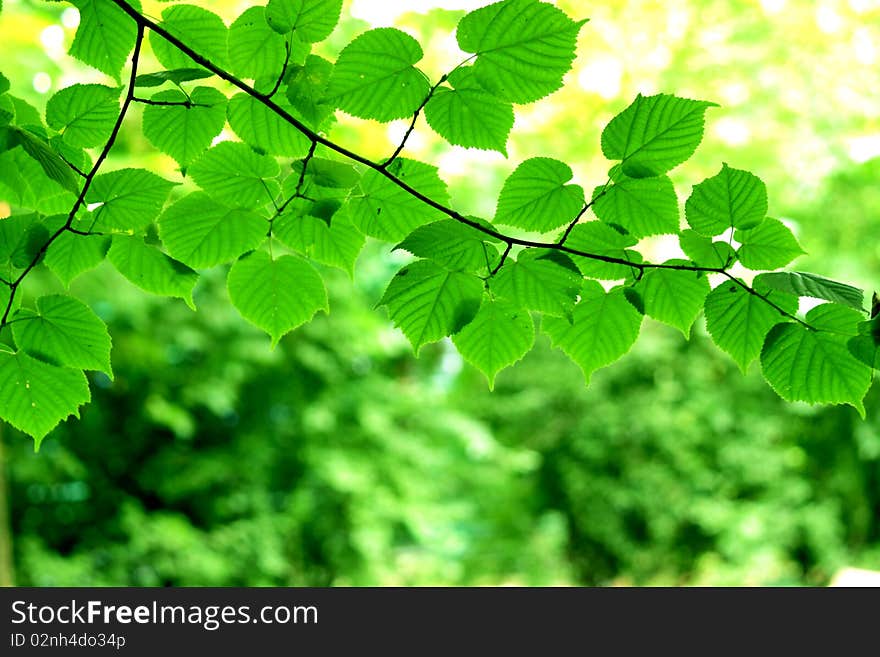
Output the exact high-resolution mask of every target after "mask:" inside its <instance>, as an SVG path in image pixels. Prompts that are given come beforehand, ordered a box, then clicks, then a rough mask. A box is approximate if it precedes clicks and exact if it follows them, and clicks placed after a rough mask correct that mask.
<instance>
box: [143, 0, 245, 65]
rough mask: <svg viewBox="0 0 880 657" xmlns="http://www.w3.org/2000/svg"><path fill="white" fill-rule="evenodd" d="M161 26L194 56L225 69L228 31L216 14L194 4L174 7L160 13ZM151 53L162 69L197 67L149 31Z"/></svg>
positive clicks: (189, 59) (185, 56)
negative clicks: (187, 47)
mask: <svg viewBox="0 0 880 657" xmlns="http://www.w3.org/2000/svg"><path fill="white" fill-rule="evenodd" d="M161 25H162V27H164V28H165V29H166V30H168V32H169V33H170V34H171V35H172V36H175V37H177V38H178V39H180V40H181V41H183V43H185V44H186V45H187V46H189V47H190V48H192V49H193V50H194V51H195V52H196V53H198V54H199V55H201V56H202V57H204V58H206V59H208V60H209V61H211V62H212V63H213V64H215V65H217V66H220V67H223V66H226V40H227V33H228V30H227V29H226V24H225V23H224V22H223V19H222V18H220V17H219V16H218V15H217V14H215V13H213V12H210V11H208V10H207V9H203V8H201V7H197V6H195V5H184V4H181V5H174V6H173V7H168V8H167V9H165V11H163V12H162V23H161ZM150 44H151V45H152V46H153V53H154V54H155V55H156V59H158V60H159V61H160V62H161V63H162V65H163V66H165V68H168V69H173V68H194V67H196V66H198V64H196V62H195V61H193V60H192V58H190V56H189V55H185V54H183V53H182V52H181V51H180V50H178V49H177V47H176V46H174V45H172V44H171V42H169V41H167V40H166V39H165V38H164V37H162V36H160V35H159V34H157V33H156V32H150Z"/></svg>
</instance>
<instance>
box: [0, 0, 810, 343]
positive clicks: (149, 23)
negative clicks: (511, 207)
mask: <svg viewBox="0 0 880 657" xmlns="http://www.w3.org/2000/svg"><path fill="white" fill-rule="evenodd" d="M111 1H112V2H113V3H114V4H115V5H117V6H118V7H119V8H120V9H122V10H123V11H124V12H125V13H126V14H128V15H129V16H130V17H131V18H132V19H133V20H134V21H136V22H137V24H138V27H139V35H142V33H143V30H144V29H149V30H152V31H153V32H155V33H156V34H158V35H159V36H161V37H163V38H164V39H165V40H166V41H168V42H169V43H171V44H172V45H174V46H175V47H176V48H178V49H179V50H180V51H181V52H182V53H184V54H186V55H188V56H189V57H191V58H192V59H193V60H194V61H195V62H196V63H198V64H199V65H200V66H203V67H204V68H206V69H207V70H209V71H211V72H212V73H214V74H215V75H216V76H217V77H219V78H221V79H222V80H225V81H226V82H228V83H230V84H232V85H233V86H235V87H237V88H238V89H240V90H241V91H243V92H245V93H246V94H248V95H249V96H251V97H252V98H255V99H256V100H258V101H259V102H260V103H262V104H263V105H264V106H266V107H267V108H269V109H270V110H272V111H273V112H274V113H275V114H276V115H277V116H279V117H280V118H282V119H284V120H285V121H286V122H287V123H289V124H290V125H292V126H293V127H294V128H296V129H297V130H299V131H300V132H301V133H302V134H303V135H305V136H306V137H307V138H308V139H309V140H310V141H311V142H312V146H313V147H316V146H317V145H318V144H320V145H321V146H324V147H325V148H327V149H328V150H330V151H333V152H334V153H337V154H338V155H341V156H343V157H345V158H347V159H349V160H351V161H352V162H357V163H358V164H361V165H363V166H365V167H367V168H369V169H372V170H373V171H375V172H376V173H378V174H380V175H381V176H383V177H384V178H386V179H387V180H388V181H389V182H391V183H392V184H394V185H396V186H397V187H398V188H400V189H401V190H403V191H405V192H406V193H407V194H409V195H410V196H412V197H413V198H415V199H418V200H419V201H421V202H422V203H424V204H425V205H427V206H429V207H431V208H434V209H435V210H437V211H438V212H440V213H442V214H444V215H446V216H447V217H449V218H451V219H454V220H456V221H458V222H459V223H462V224H465V225H467V226H470V227H471V228H474V229H475V230H478V231H480V232H481V233H483V234H485V235H488V236H490V237H494V238H495V239H498V240H501V241H502V242H504V243H505V244H507V246H508V249H507V254H508V255H509V252H510V249H512V248H513V246H514V245H518V246H524V247H532V248H539V249H549V250H555V251H560V252H562V253H567V254H569V255H575V256H579V257H582V258H588V259H591V260H597V261H600V262H606V263H609V264H615V265H624V266H626V267H631V268H633V269H635V270H638V272H639V274H638V275H639V276H641V275H642V274H643V273H644V272H645V270H648V269H672V270H678V271H693V272H705V273H707V274H723V275H725V276H727V277H728V278H730V279H731V280H733V281H735V282H736V284H737V285H739V286H740V287H742V288H743V289H745V290H746V291H748V292H749V294H753V295H755V296H757V297H758V298H760V299H762V300H764V301H765V302H766V303H767V304H769V305H770V306H771V307H773V308H774V309H776V310H777V311H779V312H780V313H781V314H782V315H784V316H786V317H788V318H790V319H793V320H795V321H797V322H799V323H800V324H802V325H804V326H806V327H808V328H810V329H811V330H815V329H814V328H813V327H811V326H810V325H809V324H807V323H806V322H804V321H803V320H801V319H799V318H797V317H796V316H794V315H792V314H790V313H787V312H785V311H784V310H783V309H782V308H780V307H779V306H778V305H777V304H775V303H773V302H772V301H770V300H769V299H768V298H767V297H765V296H764V295H762V294H760V293H759V292H757V291H756V290H755V289H754V288H752V287H751V286H749V285H747V284H746V283H743V282H742V281H740V280H739V279H736V278H735V277H734V276H733V275H732V274H730V273H729V272H728V271H727V267H726V266H725V267H701V266H698V265H681V264H667V263H651V262H641V263H634V262H631V261H629V260H626V259H624V258H615V257H613V256H607V255H604V254H601V253H590V252H588V251H581V250H579V249H572V248H570V247H568V246H566V245H565V243H564V242H565V239H567V237H568V235H564V236H563V238H564V239H561V240H560V241H559V242H538V241H534V240H527V239H521V238H518V237H512V236H510V235H506V234H504V233H501V232H499V231H498V230H496V229H495V228H493V227H491V226H486V225H483V224H482V223H480V222H478V221H474V220H473V219H469V218H468V217H466V216H464V215H463V214H461V213H460V212H457V211H456V210H453V209H452V208H449V207H447V206H445V205H443V204H442V203H440V202H438V201H436V200H434V199H432V198H430V197H428V196H426V195H425V194H423V193H421V192H419V191H418V190H417V189H414V188H413V187H411V186H410V185H409V184H407V183H406V182H404V181H403V180H401V179H400V178H398V177H397V176H395V175H394V174H393V173H391V172H390V171H388V164H390V162H392V161H393V160H394V159H395V157H396V156H397V153H395V155H393V156H392V157H391V158H389V160H387V161H386V162H384V163H378V162H374V161H373V160H370V159H369V158H367V157H364V156H363V155H360V154H359V153H356V152H354V151H352V150H350V149H348V148H345V147H344V146H341V145H339V144H337V143H336V142H334V141H331V140H330V139H328V138H327V137H324V136H323V135H321V134H319V133H317V132H315V131H314V130H312V129H311V128H309V127H308V126H307V125H305V124H304V123H303V122H302V121H300V120H299V119H297V118H296V117H294V116H292V115H291V114H290V113H289V112H288V111H286V110H285V109H284V108H282V107H281V106H279V105H278V104H277V103H275V102H274V101H273V100H272V99H271V98H269V97H267V96H265V95H264V94H261V93H260V92H259V91H257V90H256V89H254V88H253V87H252V86H250V85H249V84H247V83H246V82H244V81H243V80H241V79H239V78H238V77H236V76H234V75H232V74H231V73H229V72H228V71H226V70H224V69H223V68H221V67H220V66H217V65H216V64H214V63H213V62H212V61H210V60H209V59H207V58H206V57H203V56H202V55H200V54H199V53H197V52H195V51H194V50H193V49H192V48H191V47H189V46H188V45H187V44H185V43H184V42H183V41H181V40H180V39H179V38H178V37H176V36H174V35H173V34H171V33H170V32H169V31H168V30H166V29H165V28H163V27H162V26H161V25H159V24H158V23H156V22H155V21H153V20H151V19H150V18H148V17H146V16H144V15H143V14H141V13H140V12H139V11H138V10H137V9H135V8H134V7H132V6H131V5H129V4H128V3H127V2H125V0H111ZM471 58H473V56H472V57H471ZM471 58H469V59H471ZM467 61H469V60H465V61H464V62H462V63H461V64H459V66H461V65H462V64H464V63H466V62H467ZM456 68H458V66H457V67H456ZM447 77H448V76H444V77H443V78H441V80H440V82H438V83H437V84H436V85H434V87H433V88H432V91H431V93H429V94H428V97H427V98H426V99H425V100H424V102H423V103H422V105H421V107H420V108H419V110H417V111H416V113H415V114H414V116H413V125H414V124H415V121H416V119H417V118H418V116H417V115H418V114H419V112H420V110H421V109H423V108H424V106H425V105H426V104H427V103H428V101H429V100H430V98H431V96H432V95H433V93H434V91H436V89H437V88H439V86H440V84H442V83H443V82H444V81H445V79H446V78H447ZM132 89H133V87H132ZM411 132H412V128H411V129H410V130H409V131H408V133H411ZM405 141H406V139H404V143H403V144H402V145H401V146H399V147H398V152H399V151H400V150H402V148H403V145H404V144H405ZM303 176H304V174H303ZM606 187H607V183H606ZM600 195H601V194H600ZM295 197H296V196H294V198H295ZM597 198H598V196H597V197H596V198H594V199H592V201H591V202H590V203H589V204H587V206H586V207H585V208H583V209H582V211H581V214H580V215H579V216H578V218H577V219H578V220H579V219H580V218H582V217H583V214H584V213H586V211H587V209H588V208H589V207H590V205H591V204H592V203H593V202H595V201H596V200H597ZM288 202H289V201H288ZM285 205H286V204H285ZM574 223H576V222H573V224H574ZM573 224H572V225H571V226H570V229H572V230H573V228H574V225H573ZM570 232H571V231H570V230H568V231H567V233H569V234H570ZM503 262H504V258H502V262H501V264H503ZM497 269H500V267H498V268H497ZM10 303H11V302H10ZM4 319H5V318H4Z"/></svg>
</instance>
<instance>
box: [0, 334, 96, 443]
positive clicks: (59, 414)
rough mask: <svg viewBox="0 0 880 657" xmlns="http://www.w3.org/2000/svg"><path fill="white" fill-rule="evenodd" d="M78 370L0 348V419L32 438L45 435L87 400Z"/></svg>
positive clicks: (76, 413) (36, 438)
mask: <svg viewBox="0 0 880 657" xmlns="http://www.w3.org/2000/svg"><path fill="white" fill-rule="evenodd" d="M90 399H91V395H90V394H89V384H88V382H87V381H86V377H85V375H84V374H83V373H82V370H76V369H71V368H68V367H55V366H54V365H49V364H48V363H44V362H42V361H39V360H37V359H36V358H31V357H30V356H28V355H27V354H24V353H22V352H17V353H11V352H9V351H6V350H5V349H4V348H0V417H2V418H3V419H4V420H6V421H7V422H9V423H10V424H11V425H12V426H14V427H15V428H17V429H19V430H21V431H24V432H25V433H26V434H29V435H30V436H32V437H33V438H34V441H35V445H34V449H39V447H40V443H41V442H42V440H43V438H44V437H45V436H46V434H47V433H49V432H50V431H52V429H54V428H55V427H56V426H57V425H58V423H59V422H61V421H62V420H64V419H66V418H67V417H69V416H70V415H73V416H76V417H79V407H80V406H82V405H83V404H86V403H88V402H89V401H90Z"/></svg>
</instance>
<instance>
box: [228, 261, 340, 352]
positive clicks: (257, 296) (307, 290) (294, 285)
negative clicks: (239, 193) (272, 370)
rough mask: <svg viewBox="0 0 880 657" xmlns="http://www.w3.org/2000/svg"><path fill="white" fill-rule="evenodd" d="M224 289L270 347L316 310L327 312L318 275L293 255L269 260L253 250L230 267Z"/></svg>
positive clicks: (326, 303) (327, 307) (306, 263)
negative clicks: (264, 333) (263, 335)
mask: <svg viewBox="0 0 880 657" xmlns="http://www.w3.org/2000/svg"><path fill="white" fill-rule="evenodd" d="M227 286H228V288H229V297H230V299H231V300H232V305H233V306H235V307H236V308H237V309H238V312H240V313H241V316H242V317H244V318H245V319H246V320H248V321H249V322H251V323H252V324H254V326H256V327H258V328H260V329H262V330H264V331H265V332H266V333H268V334H269V335H270V336H271V337H272V344H273V346H274V345H276V344H278V341H279V340H280V339H281V338H282V337H284V335H285V334H287V333H288V332H290V331H292V330H293V329H295V328H296V327H297V326H300V325H301V324H305V323H306V322H308V321H309V320H311V319H312V317H314V315H315V313H317V312H318V311H319V310H324V311H327V310H329V304H328V301H327V291H326V290H325V289H324V282H323V281H322V280H321V276H320V275H319V274H318V272H317V271H315V268H314V267H312V266H311V265H310V264H309V263H308V262H306V261H305V260H303V259H302V258H299V257H296V256H290V255H287V256H281V257H280V258H278V259H276V260H272V258H270V257H269V254H267V253H264V252H262V251H255V252H253V253H251V254H249V255H247V256H245V257H244V258H242V259H241V260H239V261H237V262H236V263H235V264H234V265H232V268H231V269H230V270H229V278H228V280H227Z"/></svg>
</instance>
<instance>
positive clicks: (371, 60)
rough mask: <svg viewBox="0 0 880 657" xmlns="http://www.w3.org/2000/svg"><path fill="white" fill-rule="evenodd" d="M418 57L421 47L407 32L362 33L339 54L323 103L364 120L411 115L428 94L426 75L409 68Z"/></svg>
mask: <svg viewBox="0 0 880 657" xmlns="http://www.w3.org/2000/svg"><path fill="white" fill-rule="evenodd" d="M422 57H423V53H422V47H421V46H420V45H419V42H418V41H416V40H415V39H413V38H412V37H411V36H410V35H408V34H407V33H406V32H402V31H400V30H398V29H396V28H393V27H380V28H377V29H375V30H369V31H367V32H364V33H363V34H361V35H360V36H359V37H357V38H356V39H355V40H354V41H352V42H351V43H349V44H348V45H347V46H346V47H345V48H343V50H342V52H341V53H339V58H338V59H337V60H336V66H335V68H334V69H333V75H332V76H331V77H330V84H329V86H328V89H327V99H328V100H330V101H332V102H335V103H336V105H337V106H338V107H339V108H340V109H342V110H343V111H345V112H348V113H349V114H351V115H352V116H357V117H360V118H362V119H376V120H377V121H383V122H385V121H391V120H393V119H402V118H404V117H407V116H410V115H412V114H413V112H415V111H416V109H418V107H419V106H420V105H421V104H422V102H423V101H424V100H425V98H427V97H428V92H429V90H430V86H429V84H428V79H427V78H426V77H425V74H424V73H422V72H421V71H420V70H418V69H417V68H415V67H414V66H413V65H414V64H415V63H416V62H418V61H420V60H421V59H422Z"/></svg>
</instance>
